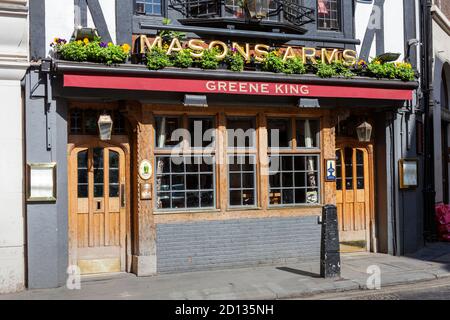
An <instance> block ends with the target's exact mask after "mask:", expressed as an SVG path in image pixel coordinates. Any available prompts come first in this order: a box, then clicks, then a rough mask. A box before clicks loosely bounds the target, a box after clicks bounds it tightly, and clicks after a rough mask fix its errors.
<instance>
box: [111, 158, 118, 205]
mask: <svg viewBox="0 0 450 320" xmlns="http://www.w3.org/2000/svg"><path fill="white" fill-rule="evenodd" d="M109 196H110V197H111V198H118V197H119V153H118V152H115V151H109Z"/></svg>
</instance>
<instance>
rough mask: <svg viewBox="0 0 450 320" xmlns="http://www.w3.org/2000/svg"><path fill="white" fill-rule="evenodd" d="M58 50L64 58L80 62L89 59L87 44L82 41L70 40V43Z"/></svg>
mask: <svg viewBox="0 0 450 320" xmlns="http://www.w3.org/2000/svg"><path fill="white" fill-rule="evenodd" d="M58 52H59V54H60V55H61V58H62V59H63V60H69V61H78V62H84V61H87V60H88V55H87V51H86V46H85V45H84V43H83V42H82V41H73V42H69V43H68V44H66V45H64V46H62V47H61V48H60V49H59V51H58ZM94 62H95V61H94Z"/></svg>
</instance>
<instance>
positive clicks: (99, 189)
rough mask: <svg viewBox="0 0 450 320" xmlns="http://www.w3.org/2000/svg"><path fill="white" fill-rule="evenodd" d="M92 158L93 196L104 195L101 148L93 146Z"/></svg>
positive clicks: (99, 196)
mask: <svg viewBox="0 0 450 320" xmlns="http://www.w3.org/2000/svg"><path fill="white" fill-rule="evenodd" d="M93 159H94V197H95V198H101V197H103V196H104V183H105V180H104V169H103V168H104V162H103V161H104V160H103V159H104V158H103V149H102V148H95V149H94V150H93Z"/></svg>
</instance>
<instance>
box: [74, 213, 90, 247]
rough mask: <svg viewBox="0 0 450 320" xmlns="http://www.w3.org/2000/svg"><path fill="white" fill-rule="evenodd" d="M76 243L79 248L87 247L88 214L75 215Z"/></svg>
mask: <svg viewBox="0 0 450 320" xmlns="http://www.w3.org/2000/svg"><path fill="white" fill-rule="evenodd" d="M77 240H78V241H77V243H78V247H79V248H84V247H89V214H87V213H79V214H77Z"/></svg>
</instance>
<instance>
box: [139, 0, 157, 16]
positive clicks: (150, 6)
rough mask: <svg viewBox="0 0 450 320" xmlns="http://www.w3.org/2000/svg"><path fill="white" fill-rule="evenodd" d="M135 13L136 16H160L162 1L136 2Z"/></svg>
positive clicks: (140, 0)
mask: <svg viewBox="0 0 450 320" xmlns="http://www.w3.org/2000/svg"><path fill="white" fill-rule="evenodd" d="M135 8H136V9H135V11H136V13H137V14H145V15H155V16H160V15H162V0H136V1H135Z"/></svg>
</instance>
